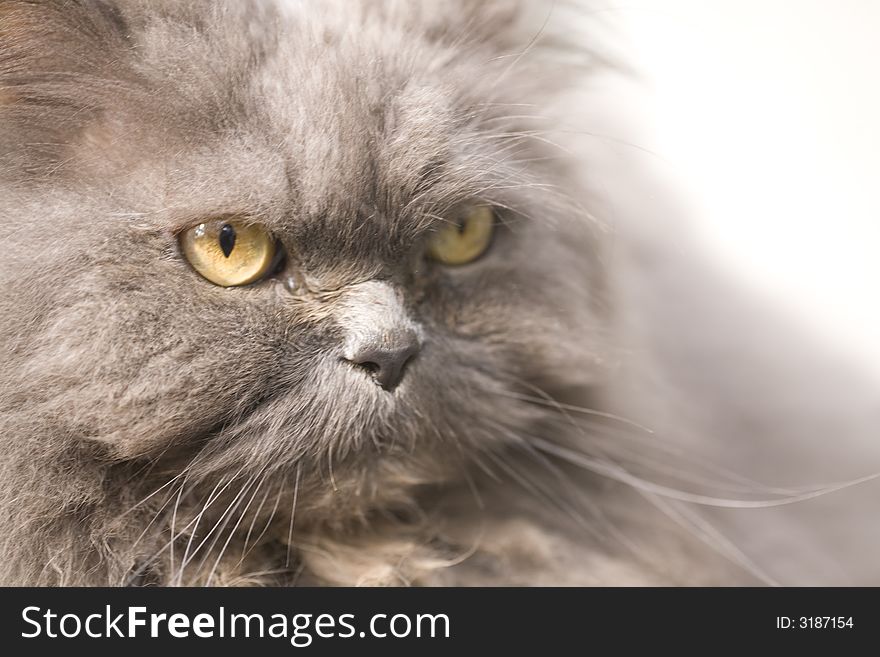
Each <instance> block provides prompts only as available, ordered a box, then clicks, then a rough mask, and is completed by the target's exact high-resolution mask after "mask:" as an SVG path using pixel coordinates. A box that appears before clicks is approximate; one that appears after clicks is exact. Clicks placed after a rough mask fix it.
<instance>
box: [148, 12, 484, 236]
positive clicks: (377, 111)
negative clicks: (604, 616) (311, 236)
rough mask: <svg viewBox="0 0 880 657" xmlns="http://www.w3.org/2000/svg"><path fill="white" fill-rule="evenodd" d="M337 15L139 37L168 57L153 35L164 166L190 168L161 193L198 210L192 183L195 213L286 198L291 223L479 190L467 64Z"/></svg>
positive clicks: (405, 214) (422, 205) (474, 78)
mask: <svg viewBox="0 0 880 657" xmlns="http://www.w3.org/2000/svg"><path fill="white" fill-rule="evenodd" d="M310 16H311V14H310ZM334 21H335V22H334ZM334 21H331V23H330V24H329V26H328V25H324V24H322V25H321V26H320V27H321V28H322V29H319V27H318V26H316V24H315V23H313V22H311V23H310V22H298V20H297V18H296V17H295V16H294V18H291V19H289V20H287V21H281V22H280V23H279V24H277V25H275V24H273V25H271V26H269V27H266V26H263V27H261V28H260V29H261V30H270V31H271V38H270V37H269V36H267V34H266V33H261V34H259V35H258V36H254V37H252V38H240V37H239V36H232V35H230V34H229V33H228V32H227V31H225V30H221V29H215V30H214V31H213V32H209V33H207V34H205V35H203V36H202V37H201V39H202V40H201V41H199V40H193V38H192V37H191V36H190V37H189V38H184V36H185V35H184V34H183V33H182V32H178V31H177V30H176V28H174V27H173V26H172V27H167V26H166V28H165V29H166V30H168V31H169V33H168V34H165V35H164V36H163V37H162V38H158V37H157V35H156V34H155V33H153V34H151V33H150V32H149V31H147V32H146V33H145V35H144V37H143V38H144V39H153V40H154V41H155V42H158V43H161V44H164V47H163V48H162V50H164V51H165V52H166V53H167V52H168V51H169V49H170V51H171V52H174V53H175V54H174V55H173V56H170V57H169V56H167V55H166V56H165V57H162V56H160V53H159V52H153V51H154V50H158V49H159V46H158V45H157V43H152V45H151V46H150V47H149V48H147V49H146V53H145V58H144V60H145V61H144V64H143V66H144V69H143V70H144V72H145V73H144V74H145V75H147V76H148V77H151V78H152V79H153V82H154V83H155V84H156V87H157V89H158V91H157V93H156V94H155V96H156V98H157V100H158V103H157V110H156V116H157V117H158V120H154V121H153V123H154V124H159V125H160V126H161V128H162V130H163V132H162V138H163V140H164V141H163V144H162V146H163V151H166V152H170V154H171V157H172V158H175V160H176V162H177V163H178V166H174V167H171V171H172V172H173V174H174V175H179V173H180V172H185V171H189V174H188V175H186V176H184V177H183V178H182V179H178V180H170V181H166V184H167V186H166V189H167V190H169V193H170V194H171V196H178V197H181V198H183V197H185V199H186V201H185V202H186V203H188V204H190V205H193V206H196V205H198V203H199V202H200V195H199V191H198V189H199V185H197V184H196V185H194V184H193V182H194V180H202V181H203V182H204V184H203V187H204V192H205V194H204V195H205V196H210V199H205V203H206V205H205V207H204V209H203V210H202V211H203V212H212V211H214V212H216V211H229V210H232V211H241V212H247V211H249V210H252V209H256V208H252V207H248V205H249V204H253V203H259V204H264V205H265V204H274V205H275V206H276V208H277V207H278V206H281V205H282V204H284V203H290V204H292V205H293V206H294V207H295V210H296V217H297V222H298V223H299V224H302V223H304V222H306V221H307V220H308V218H310V217H314V218H317V219H319V220H321V221H323V220H324V219H325V218H326V217H328V216H336V217H338V216H360V217H370V218H371V219H372V220H374V221H375V220H381V219H383V218H384V219H385V220H387V221H390V222H392V223H394V224H395V227H396V228H398V229H401V228H405V226H406V224H407V222H408V221H409V223H410V224H412V223H413V222H412V221H411V220H416V223H418V224H419V225H421V224H422V222H423V219H424V216H425V215H426V214H431V213H440V214H442V213H443V212H445V211H446V210H448V209H449V208H450V207H451V206H453V205H455V204H456V203H459V202H462V201H464V200H467V198H468V197H470V196H472V195H474V194H475V193H476V192H477V191H479V190H480V189H485V188H487V187H488V186H489V178H490V177H491V175H490V174H493V173H495V172H494V170H493V167H492V166H490V164H491V162H492V161H493V160H494V158H493V155H494V153H492V146H493V144H492V143H491V142H489V141H487V140H483V142H482V143H478V142H480V139H481V136H480V133H481V128H480V126H479V121H477V120H475V118H474V117H475V115H476V113H478V108H479V107H480V106H481V103H482V104H488V102H485V103H484V102H483V101H482V100H481V99H483V98H485V97H487V96H484V95H483V94H481V93H479V86H480V84H481V83H482V80H481V79H480V74H479V73H478V72H476V71H475V67H474V62H473V60H467V61H464V62H459V61H457V60H456V59H455V57H454V56H453V54H452V53H450V52H448V51H447V50H446V48H445V47H444V46H442V45H438V44H436V43H431V42H430V41H427V40H425V39H418V38H412V37H409V38H407V37H406V36H405V35H404V34H402V33H400V32H399V31H395V30H394V29H384V28H385V27H387V26H386V25H384V24H383V23H382V22H381V21H373V22H371V23H368V24H367V25H366V26H364V25H361V26H359V29H358V31H357V34H356V36H355V35H354V34H353V33H352V32H351V25H348V26H345V25H344V24H340V22H339V19H338V17H337V18H334ZM267 43H269V44H270V46H271V47H267V45H266V44H267ZM190 51H191V52H190ZM220 53H222V54H223V59H221V60H218V57H219V56H220ZM476 61H477V62H478V63H479V62H480V61H481V60H480V59H477V60H476ZM169 67H171V68H173V71H172V70H169ZM218 67H219V71H218V70H217V69H218ZM171 126H173V130H172V129H171ZM169 142H170V143H169ZM193 146H195V148H193ZM217 186H220V187H222V190H223V191H222V192H221V193H220V195H219V196H218V194H217V192H216V187H217ZM193 187H195V188H196V189H195V193H194V190H193ZM172 201H173V199H172ZM221 201H222V203H221ZM221 204H226V207H220V205H221ZM236 205H239V206H241V207H236ZM214 206H216V207H214ZM402 210H405V211H402ZM198 212H199V209H198V208H197V207H193V208H191V209H190V210H188V212H187V213H185V214H186V215H187V216H188V215H190V214H193V213H196V214H197V213H198ZM284 216H285V215H284V214H283V213H278V220H279V221H283V220H284ZM270 219H271V217H270Z"/></svg>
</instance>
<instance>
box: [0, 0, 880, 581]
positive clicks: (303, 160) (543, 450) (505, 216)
mask: <svg viewBox="0 0 880 657" xmlns="http://www.w3.org/2000/svg"><path fill="white" fill-rule="evenodd" d="M524 11H525V10H524V8H523V7H522V6H521V5H520V4H519V3H514V2H500V1H499V2H467V1H465V0H455V1H450V2H444V3H428V2H424V3H422V2H410V3H403V2H390V1H388V2H386V1H382V0H375V1H370V0H363V1H360V2H349V1H347V2H341V1H340V2H335V1H334V2H314V3H293V2H289V3H288V2H268V1H267V2H238V1H236V2H232V1H229V2H223V1H220V2H207V1H198V2H171V1H161V2H157V1H150V2H146V1H138V0H107V1H102V0H94V1H91V2H90V1H86V0H83V1H80V2H70V1H65V2H60V1H54V0H46V1H44V2H38V3H32V2H19V1H18V0H3V1H2V2H0V192H2V193H0V221H2V226H3V244H4V256H3V259H2V265H0V289H2V290H3V295H2V297H0V352H2V361H0V362H2V363H3V366H2V369H0V436H2V440H3V455H2V457H0V582H2V583H4V584H37V585H108V584H109V585H125V584H154V585H174V584H185V585H191V584H225V585H242V584H282V585H288V584H398V583H402V584H466V585H471V584H512V583H521V584H633V583H636V584H662V583H666V584H669V583H672V584H711V583H725V584H727V583H755V582H771V581H774V577H773V575H772V574H768V573H767V569H768V568H769V569H770V570H773V568H774V566H773V563H774V561H773V558H772V554H771V556H768V557H767V559H766V560H765V562H764V563H763V564H758V563H756V559H755V558H752V557H750V556H747V554H746V552H744V551H743V550H741V549H740V548H739V547H737V546H735V545H734V544H733V543H728V542H727V541H725V540H723V539H722V538H721V537H720V536H719V534H718V533H717V532H716V533H713V530H712V529H711V527H712V526H711V525H709V524H708V520H707V519H705V518H704V517H702V516H700V517H697V516H695V515H694V514H693V512H692V511H689V510H688V509H687V508H685V507H684V506H682V505H684V504H687V503H694V502H696V503H700V504H705V505H708V506H713V505H715V506H718V505H720V506H723V502H724V501H725V500H734V501H740V502H741V503H742V505H745V506H747V505H748V502H749V501H750V500H751V501H754V500H759V501H760V504H759V505H762V504H764V502H766V503H767V504H766V506H774V505H775V504H776V503H777V502H779V504H788V503H789V502H791V503H794V502H797V501H798V500H800V499H801V498H804V499H806V498H807V497H809V496H810V495H812V492H808V493H806V494H805V493H804V492H803V491H799V490H785V491H780V490H776V489H772V488H769V487H767V488H762V487H760V486H759V485H758V484H754V483H748V484H747V483H744V481H743V480H742V479H737V478H736V476H734V475H732V474H730V473H728V472H726V471H725V472H722V471H721V470H720V469H718V468H714V469H713V467H714V466H713V467H710V466H708V465H705V464H704V463H699V462H697V460H696V459H694V458H688V455H687V453H686V450H685V451H684V452H682V451H679V452H676V451H674V446H673V445H672V444H671V443H666V442H664V441H663V440H662V438H659V437H657V436H658V435H659V434H658V433H657V429H658V427H661V426H664V427H665V428H666V429H668V430H670V431H672V432H673V433H675V434H676V435H697V434H699V433H700V432H701V431H702V430H703V428H705V425H700V423H699V422H692V423H690V424H689V426H690V428H689V429H688V430H685V429H684V419H685V418H684V417H682V416H681V415H677V414H676V412H675V405H674V400H679V399H681V398H682V397H683V396H686V395H687V394H689V393H688V392H687V390H688V382H687V381H684V382H683V381H682V380H681V379H682V378H684V379H687V377H686V376H685V377H682V376H679V377H678V379H676V377H675V376H671V377H666V378H664V377H665V375H663V374H661V373H662V372H666V371H670V372H676V373H678V374H679V375H681V373H682V372H686V371H688V370H687V369H684V368H683V367H682V366H681V365H680V363H679V362H677V361H676V362H674V363H672V364H671V365H668V366H666V365H667V361H674V360H675V359H676V358H677V355H676V354H675V350H676V347H680V343H681V338H679V339H678V341H676V338H675V337H674V336H675V335H676V333H677V330H678V329H677V328H676V327H677V326H680V325H681V323H682V321H683V319H682V318H684V319H685V320H686V319H687V315H688V314H689V313H690V310H685V309H682V308H678V309H677V312H678V313H679V314H678V315H677V316H676V312H675V309H673V310H674V312H672V313H670V311H669V308H662V309H657V308H654V307H653V306H652V303H656V299H657V298H658V296H659V295H655V294H653V293H650V294H649V293H647V292H646V290H649V289H652V288H649V287H647V286H645V285H643V284H642V283H638V284H633V285H632V286H630V287H628V286H627V281H630V280H632V279H633V278H638V280H639V281H651V282H652V284H653V283H656V282H659V281H661V280H665V279H663V277H662V276H657V275H656V270H655V269H651V267H652V266H651V265H650V262H652V261H651V254H650V253H649V254H648V255H646V252H647V251H650V250H651V249H652V248H654V247H644V248H643V247H641V246H639V245H638V240H633V244H634V245H635V246H633V247H632V252H633V253H634V254H635V255H634V256H633V259H632V260H633V263H634V264H632V266H631V267H630V268H629V269H627V270H626V271H627V272H630V273H627V274H620V273H618V272H617V271H616V270H615V267H616V266H617V265H619V264H621V260H620V258H615V257H613V255H611V254H614V253H615V250H614V248H611V249H609V242H613V240H612V239H610V238H609V235H608V231H607V227H606V226H604V225H603V224H602V223H601V222H599V221H597V220H595V219H593V218H592V215H591V213H590V211H589V207H590V198H589V194H587V193H586V192H584V191H582V190H583V189H585V187H584V184H583V178H582V175H583V170H582V169H583V168H582V165H580V164H579V163H578V162H577V161H576V160H573V159H571V158H568V159H567V158H565V157H561V156H560V153H559V151H558V149H556V148H554V147H553V146H552V145H551V144H549V143H547V141H546V140H544V139H542V138H541V133H540V131H539V130H537V129H536V123H535V122H536V121H537V120H538V119H537V118H536V115H538V114H540V113H541V111H542V109H544V108H547V107H549V106H550V104H551V98H552V97H553V96H554V94H556V93H560V92H564V90H565V88H566V85H569V84H572V80H573V79H575V78H576V77H577V76H579V75H582V74H583V69H584V67H585V66H586V67H587V68H588V67H589V66H590V65H592V64H593V63H595V59H590V54H589V53H587V52H586V51H584V49H582V48H581V47H579V46H577V45H572V44H565V43H564V42H563V41H561V40H560V39H552V38H549V37H548V36H547V35H545V34H542V35H541V38H537V37H536V36H535V26H534V25H533V24H531V23H529V22H528V20H526V18H525V16H526V14H525V13H524ZM524 25H525V26H526V27H525V28H524ZM530 37H531V38H530ZM615 245H616V243H614V244H612V246H615ZM615 248H616V247H615ZM626 248H627V249H629V248H630V247H626ZM627 252H628V251H627ZM623 260H627V257H625V258H623ZM660 261H662V262H666V260H663V258H662V257H661V259H660ZM645 263H648V264H645ZM646 270H647V271H648V273H647V274H644V273H641V274H640V273H639V272H645V271H646ZM627 290H630V292H627ZM632 290H639V292H632ZM706 297H707V298H710V299H712V298H714V296H713V293H711V292H710V293H708V294H707V295H706ZM694 298H696V297H694ZM652 300H653V301H652ZM632 308H639V309H642V310H647V311H649V312H642V313H641V314H639V313H636V314H637V315H639V318H638V319H633V317H632V315H633V313H632V312H630V310H631V309H632ZM655 311H656V312H655ZM646 316H651V317H657V318H662V319H658V325H659V326H660V327H661V328H658V329H657V330H656V331H655V330H654V329H653V328H646V327H647V324H646V323H645V322H644V317H646ZM633 326H635V327H637V329H633ZM664 327H665V328H664ZM706 328H707V331H708V332H707V334H709V335H717V333H715V332H714V330H715V327H714V326H712V325H710V324H709V323H707V326H706ZM664 331H665V332H664ZM646 335H648V336H652V337H651V339H645V341H644V342H643V343H639V344H644V345H648V347H647V348H649V349H653V348H654V347H655V346H656V347H658V348H657V350H656V353H655V352H654V351H651V352H650V353H651V355H650V356H647V355H645V356H644V357H641V356H640V357H638V358H635V359H631V358H629V356H631V355H632V354H633V351H632V345H633V344H636V343H635V342H634V340H640V339H642V338H645V336H646ZM663 336H667V338H668V339H667V340H666V341H665V342H664V338H663ZM660 347H663V348H660ZM639 353H640V354H642V353H643V352H639ZM756 353H758V352H756ZM670 354H671V355H670ZM757 358H758V359H760V356H758V357H757ZM632 361H634V362H632ZM692 362H696V361H692ZM716 367H724V365H722V364H720V363H719V364H718V365H717V366H716ZM745 367H746V366H745V365H742V363H740V369H743V368H745ZM710 371H711V370H710ZM730 371H731V372H733V369H731V370H730ZM716 378H725V377H717V376H716ZM737 380H747V379H742V378H739V379H737ZM704 383H705V382H703V381H700V382H697V383H696V385H693V382H691V384H692V386H691V387H692V388H697V389H698V388H702V387H703V386H704ZM731 385H732V384H731ZM658 390H663V391H664V392H663V394H662V395H661V394H659V393H658V392H657V391H658ZM671 390H675V392H674V393H670V392H669V391H671ZM683 391H684V392H683ZM713 398H715V399H719V398H729V396H728V395H727V392H723V393H722V394H721V395H720V396H716V397H713ZM707 403H708V402H707ZM699 407H700V408H701V409H704V410H705V409H707V408H710V407H709V406H706V405H705V404H703V403H702V402H701V403H700V404H699ZM872 408H873V407H872ZM771 415H772V414H771ZM721 417H725V416H723V415H712V418H713V419H714V418H721ZM727 417H729V416H727ZM667 420H668V421H667ZM718 421H719V423H722V424H724V425H725V428H726V429H728V430H729V429H733V430H734V431H733V432H732V433H731V432H729V433H728V434H727V435H733V434H735V433H736V431H739V430H740V429H741V427H742V425H739V424H735V423H729V422H721V420H718ZM646 425H650V426H646ZM717 429H718V427H712V428H711V431H712V432H713V434H714V435H715V436H716V437H718V440H719V441H721V442H722V443H723V442H724V440H725V438H724V437H722V436H723V435H724V434H723V432H719V431H717ZM676 449H677V448H676ZM709 451H711V450H709ZM670 466H671V467H670ZM664 468H665V469H664ZM694 473H699V474H700V475H701V477H702V479H700V478H698V477H696V476H695V474H694ZM707 480H708V481H710V484H706V483H705V482H706V481H707ZM734 484H736V486H738V488H737V487H736V486H734ZM688 486H690V488H688ZM725 486H727V488H725ZM731 491H734V492H731ZM736 491H740V492H739V493H736ZM814 492H815V491H814ZM819 492H827V491H825V490H824V489H823V490H822V491H819ZM755 528H760V525H758V524H754V525H750V529H749V531H747V532H740V540H738V541H736V543H737V545H739V546H742V545H747V546H748V545H750V543H749V541H750V538H749V537H751V538H752V539H754V537H756V536H764V535H765V534H763V533H762V531H763V530H760V529H755ZM751 542H752V543H754V542H755V541H754V540H752V541H751ZM859 545H862V546H863V545H865V543H864V542H862V543H860V544H859ZM759 547H760V546H758V547H755V549H754V551H752V552H751V553H750V554H752V555H756V554H758V553H759V552H760V549H759ZM823 550H824V548H823ZM777 551H778V550H777ZM765 552H766V553H768V554H770V553H772V552H773V550H766V551H765ZM823 554H824V552H823ZM777 572H778V569H777ZM809 572H810V571H809V567H808V566H799V567H798V568H796V569H795V570H794V571H793V575H792V577H794V579H795V580H796V581H797V583H800V582H808V581H812V580H810V576H809ZM804 573H807V575H804ZM872 576H873V574H872Z"/></svg>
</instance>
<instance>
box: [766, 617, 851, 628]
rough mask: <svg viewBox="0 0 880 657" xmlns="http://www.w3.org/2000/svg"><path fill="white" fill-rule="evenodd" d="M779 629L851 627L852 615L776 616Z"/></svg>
mask: <svg viewBox="0 0 880 657" xmlns="http://www.w3.org/2000/svg"><path fill="white" fill-rule="evenodd" d="M776 628H777V629H780V630H789V629H800V630H843V629H850V630H851V629H852V628H853V617H852V616H777V617H776Z"/></svg>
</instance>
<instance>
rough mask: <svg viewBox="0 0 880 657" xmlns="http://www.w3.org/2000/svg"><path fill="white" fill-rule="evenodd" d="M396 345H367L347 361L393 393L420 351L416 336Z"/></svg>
mask: <svg viewBox="0 0 880 657" xmlns="http://www.w3.org/2000/svg"><path fill="white" fill-rule="evenodd" d="M395 343H396V344H390V345H389V344H387V341H386V343H385V344H379V343H371V344H365V345H363V346H362V347H361V348H360V349H357V350H356V351H355V352H354V353H352V354H351V355H350V356H348V355H347V356H346V357H345V360H347V361H348V362H350V363H352V364H353V365H357V366H358V367H359V368H361V369H363V370H365V371H366V372H367V373H368V374H369V375H370V376H372V377H373V380H374V381H375V382H376V383H378V384H379V385H380V386H382V387H383V388H384V389H385V390H388V391H391V390H393V389H394V388H396V387H397V385H398V384H399V383H400V382H401V380H402V379H403V374H404V370H405V369H406V366H407V364H408V363H409V362H410V361H411V360H412V358H413V356H415V355H416V354H417V353H418V351H419V344H418V340H417V338H416V337H415V335H407V336H405V339H403V340H395Z"/></svg>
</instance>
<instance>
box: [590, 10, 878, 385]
mask: <svg viewBox="0 0 880 657" xmlns="http://www.w3.org/2000/svg"><path fill="white" fill-rule="evenodd" d="M584 13H585V15H586V16H587V17H588V18H589V19H590V20H593V21H595V22H597V23H600V24H602V25H604V26H605V28H606V32H605V33H607V34H609V35H610V39H609V42H610V43H612V44H613V45H612V46H611V49H612V52H613V54H614V56H615V57H618V58H619V59H620V60H621V61H622V62H623V63H624V64H625V65H626V66H628V67H630V68H631V73H630V74H628V75H622V76H618V75H608V76H606V77H605V78H603V79H602V80H601V81H600V82H598V83H597V84H596V85H594V87H593V90H592V95H591V98H590V101H589V105H587V104H584V105H583V107H584V108H585V109H584V112H585V113H589V114H590V116H589V117H587V121H586V122H587V123H588V124H589V125H591V126H595V134H596V139H595V140H594V141H600V142H603V146H604V149H605V150H606V157H610V158H612V159H617V160H618V163H619V165H620V167H629V166H632V165H637V166H639V167H643V168H648V169H650V170H651V171H652V175H654V176H656V177H657V180H658V181H662V182H663V184H664V185H665V187H666V188H667V189H674V190H675V193H676V194H677V197H678V203H680V208H681V209H682V210H683V211H680V212H679V214H680V215H681V216H682V217H684V218H686V220H687V221H688V222H689V224H690V225H689V229H690V230H691V231H692V232H693V235H694V236H696V238H697V239H698V240H699V241H700V242H701V244H702V246H703V247H705V249H706V250H707V252H708V253H709V254H711V256H712V258H713V260H714V261H715V262H717V263H718V264H719V266H721V267H723V268H725V269H726V270H727V271H728V272H729V273H730V274H731V275H732V276H733V277H735V278H736V279H738V280H739V281H740V282H741V283H742V284H743V285H746V286H748V287H750V288H752V289H753V290H754V291H755V292H756V293H758V294H760V295H763V296H764V297H765V298H766V299H768V300H769V301H770V302H772V303H774V304H776V306H777V307H779V308H780V309H781V310H784V311H786V312H789V313H792V314H793V316H794V317H795V318H796V319H799V320H801V321H803V322H805V323H809V325H810V327H811V329H812V330H813V331H814V333H816V335H817V336H818V337H819V338H820V339H821V340H826V341H828V342H830V343H833V347H834V348H835V349H836V350H839V351H840V352H842V353H843V354H847V355H848V356H849V357H850V358H852V359H853V360H854V361H856V362H857V364H858V366H859V367H862V368H864V369H865V370H866V371H867V372H869V373H871V375H873V376H875V377H876V379H877V381H878V383H880V299H878V296H880V193H878V188H880V38H878V35H880V2H875V1H874V0H838V1H835V2H831V1H830V0H798V1H797V2H793V1H791V0H708V1H707V0H625V1H624V0H621V1H620V2H611V1H609V2H601V1H593V2H589V3H588V6H587V8H586V9H585V10H584ZM591 148H592V149H596V148H597V145H596V144H595V143H594V144H592V146H591ZM613 168H614V167H612V169H613ZM618 170H619V169H618ZM598 173H599V174H601V171H600V172H598ZM600 184H602V183H600ZM608 184H609V185H613V181H609V182H608ZM634 193H640V192H638V191H634ZM641 193H644V194H647V197H646V198H645V199H643V200H644V202H646V203H650V202H651V198H649V197H650V192H641Z"/></svg>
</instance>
